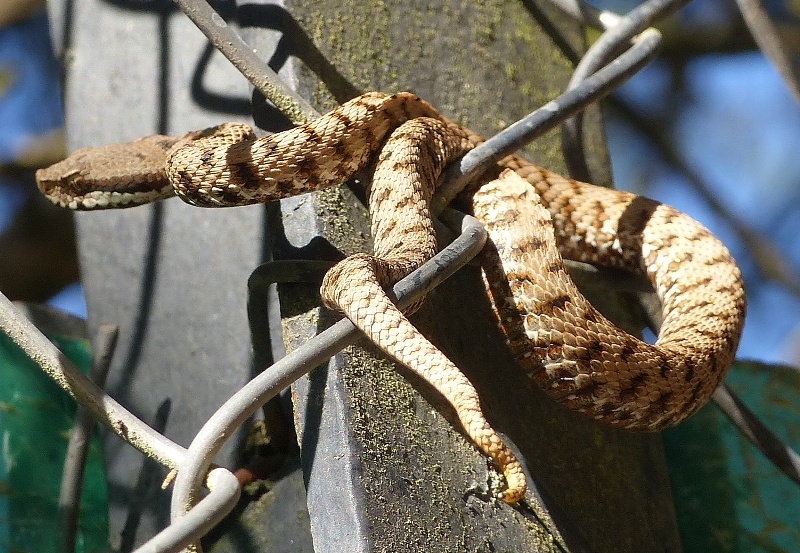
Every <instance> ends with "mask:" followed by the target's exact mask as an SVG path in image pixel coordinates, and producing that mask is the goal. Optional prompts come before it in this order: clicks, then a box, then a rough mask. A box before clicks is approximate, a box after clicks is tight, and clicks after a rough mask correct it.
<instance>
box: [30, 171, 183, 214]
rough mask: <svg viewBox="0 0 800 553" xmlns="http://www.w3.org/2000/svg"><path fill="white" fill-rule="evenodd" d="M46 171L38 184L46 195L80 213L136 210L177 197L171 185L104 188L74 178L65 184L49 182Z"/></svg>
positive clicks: (61, 181)
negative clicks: (120, 209)
mask: <svg viewBox="0 0 800 553" xmlns="http://www.w3.org/2000/svg"><path fill="white" fill-rule="evenodd" d="M43 171H45V170H43V169H40V170H39V171H37V172H36V184H37V186H38V187H39V190H41V192H42V194H44V196H45V197H46V198H47V199H48V200H50V201H51V202H53V203H54V204H56V205H58V206H61V207H66V208H69V209H75V210H80V211H86V210H99V209H112V208H116V209H119V208H124V207H134V206H138V205H142V204H146V203H149V202H152V201H155V200H158V199H162V198H167V197H170V196H174V194H175V193H174V191H173V190H172V186H171V185H170V184H163V183H156V182H153V183H148V185H147V186H142V185H141V183H140V184H139V185H138V186H137V187H136V188H135V189H133V188H131V187H120V186H113V185H106V186H103V185H101V184H98V183H91V184H88V185H87V184H86V182H85V181H84V180H83V179H80V178H78V179H72V180H71V181H69V182H64V179H63V177H62V178H61V179H60V180H59V181H54V180H52V179H48V178H47V175H46V174H42V172H43Z"/></svg>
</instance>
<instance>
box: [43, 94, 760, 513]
mask: <svg viewBox="0 0 800 553" xmlns="http://www.w3.org/2000/svg"><path fill="white" fill-rule="evenodd" d="M481 141H482V138H481V137H480V136H478V135H477V134H475V133H472V132H471V131H469V130H467V129H465V128H464V127H462V126H460V125H458V124H457V123H454V122H451V121H449V120H447V119H445V118H444V117H442V116H441V115H439V113H438V112H437V111H436V110H435V109H434V108H433V107H432V106H431V105H430V104H428V103H427V102H425V101H423V100H421V99H420V98H418V97H416V96H414V95H413V94H410V93H400V94H395V95H386V94H382V93H369V94H365V95H363V96H360V97H358V98H355V99H353V100H351V101H349V102H347V103H345V104H343V105H341V106H339V107H338V108H336V109H335V110H333V111H331V112H330V113H328V114H326V115H323V116H321V117H319V118H318V119H316V120H314V121H311V122H310V123H308V124H305V125H302V126H299V127H295V128H293V129H290V130H288V131H284V132H281V133H277V134H274V135H271V136H266V137H262V138H256V136H255V135H254V134H253V132H252V130H251V129H250V128H249V127H248V126H246V125H243V124H237V123H228V124H225V125H222V126H220V127H215V128H212V129H206V130H204V131H194V132H191V133H188V134H186V135H183V136H180V137H167V136H152V137H147V138H142V139H139V140H135V141H133V142H128V143H125V144H117V145H109V146H102V147H98V148H84V149H82V150H78V151H76V152H75V153H74V154H72V155H71V156H70V157H69V158H67V159H66V160H64V161H62V162H60V163H58V164H56V165H54V166H51V167H49V168H47V169H43V170H40V171H39V172H38V173H37V181H38V183H39V186H40V188H41V190H42V191H43V192H44V193H45V194H46V195H47V196H48V197H49V198H50V199H51V200H52V201H54V202H56V203H58V204H60V205H63V206H68V207H71V208H74V209H97V208H111V207H127V206H132V205H138V204H140V203H146V202H149V201H153V200H155V199H158V198H164V197H169V196H172V195H175V194H177V195H178V196H180V197H181V198H182V199H183V200H184V201H186V202H188V203H190V204H194V205H197V206H204V207H217V206H237V205H244V204H251V203H256V202H266V201H270V200H274V199H277V198H283V197H286V196H291V195H295V194H300V193H304V192H308V191H311V190H316V189H320V188H322V187H325V186H329V185H333V184H338V183H341V182H343V181H345V180H346V179H348V178H349V177H350V176H352V175H354V174H355V173H359V172H363V171H371V172H372V183H371V186H370V190H369V209H370V214H371V221H372V234H373V237H374V255H372V256H370V255H365V254H356V255H354V256H352V257H349V258H347V259H345V260H343V261H342V262H340V263H339V264H337V265H336V266H335V267H333V268H332V269H331V270H330V271H329V272H328V273H327V275H326V276H325V278H324V281H323V285H322V288H321V294H322V298H323V301H324V302H325V303H326V304H327V305H329V306H331V307H335V308H338V309H340V310H342V311H343V312H344V313H345V315H346V316H347V317H349V318H350V319H351V320H352V321H353V322H354V323H355V324H356V325H357V326H358V327H359V328H360V329H361V330H362V331H363V332H364V333H366V334H367V336H369V338H370V339H371V340H372V341H374V342H375V343H376V344H378V345H379V346H380V347H381V348H382V349H383V350H384V351H386V352H387V353H388V354H389V355H391V356H392V357H394V358H395V359H397V360H399V361H400V362H401V363H403V364H405V365H406V366H408V367H409V368H410V369H411V370H413V371H415V372H416V373H418V374H419V375H420V376H421V377H422V378H424V379H425V380H427V381H428V382H430V383H431V384H432V385H433V386H434V387H435V388H436V389H437V390H438V391H439V392H440V393H442V394H443V396H444V397H445V398H446V399H447V400H448V401H449V402H450V403H451V404H452V405H453V407H454V408H455V411H456V413H457V414H458V417H459V419H460V421H461V423H462V424H463V427H464V430H465V432H466V434H467V435H468V436H469V437H470V438H471V439H472V440H473V442H474V443H475V444H476V445H477V447H478V448H479V449H481V450H482V451H483V452H485V453H486V454H487V455H488V456H489V457H491V459H492V460H493V461H494V462H495V463H496V465H497V466H498V467H499V468H500V469H501V470H502V471H503V473H504V475H505V478H506V484H507V487H506V489H505V490H503V491H501V492H500V493H499V497H500V498H502V499H503V500H505V501H507V502H510V503H513V502H515V501H518V500H519V499H521V498H522V497H523V495H524V493H525V489H526V482H525V477H524V475H523V472H522V470H521V466H520V464H519V462H518V460H517V459H516V458H515V457H514V455H513V453H512V452H511V451H510V450H509V448H508V447H507V446H506V445H505V444H504V443H503V441H502V440H501V439H500V438H499V436H498V435H497V433H496V432H495V431H494V430H493V429H492V427H491V426H490V425H489V424H488V422H487V421H486V419H485V417H484V415H483V413H482V410H481V406H480V401H479V398H478V395H477V393H476V391H475V389H474V388H473V387H472V385H471V384H470V382H469V381H468V380H467V379H466V377H465V376H464V375H463V374H462V373H461V371H459V369H458V368H457V367H456V366H455V365H454V364H453V363H452V362H450V361H449V360H448V359H447V357H445V356H444V354H442V353H441V352H439V351H438V350H437V349H436V348H435V347H434V346H433V345H432V344H431V343H430V342H429V341H428V340H427V339H426V338H424V337H423V336H422V335H421V334H420V333H419V332H418V331H417V330H416V329H415V328H414V327H413V326H412V325H411V323H409V321H408V320H407V319H406V316H405V315H404V314H403V313H401V312H400V311H399V310H398V309H397V308H395V307H394V305H393V304H392V303H391V302H390V301H389V300H388V298H387V296H386V294H385V293H384V291H383V289H384V287H386V286H389V285H391V284H393V283H394V282H395V281H397V280H399V279H400V278H402V277H403V276H405V275H406V274H408V273H409V272H411V271H412V270H414V269H416V268H417V267H419V266H420V265H421V264H422V263H424V262H425V261H426V260H427V259H429V258H430V257H431V256H432V255H433V254H434V253H435V251H436V240H435V234H434V230H433V225H432V221H431V216H430V212H429V203H430V200H431V197H432V194H433V191H434V188H435V184H436V181H437V178H438V176H439V174H440V173H441V171H442V169H443V168H444V166H445V165H446V164H447V163H448V162H449V161H451V160H453V159H454V158H457V157H458V156H460V155H462V154H463V153H464V152H466V151H467V150H469V149H470V148H472V147H474V146H475V145H476V144H477V143H479V142H481ZM464 195H465V197H466V199H467V200H468V201H470V202H471V205H472V210H473V213H474V215H475V217H477V218H478V219H479V220H480V221H481V222H482V223H483V224H484V226H485V227H486V229H487V231H488V233H489V240H488V242H487V245H486V247H485V248H484V251H483V254H482V256H481V258H482V261H481V263H482V268H483V275H484V281H485V287H486V292H487V296H488V298H489V300H490V302H491V304H492V306H493V310H494V313H495V314H496V317H497V321H498V323H499V326H500V329H501V331H502V333H503V334H504V336H505V339H506V341H507V344H508V346H509V348H510V349H511V351H512V353H513V354H514V356H515V358H516V360H517V361H518V364H519V366H520V367H521V369H522V370H523V371H525V372H526V373H527V374H528V375H530V377H531V378H532V379H533V380H534V381H536V382H537V383H538V384H539V385H541V386H542V387H543V388H544V389H545V390H546V391H547V392H548V393H549V394H550V395H551V396H553V397H554V398H555V399H556V400H558V401H559V402H561V403H563V404H564V405H566V406H568V407H570V408H572V409H575V410H577V411H579V412H581V413H584V414H586V415H588V416H589V417H592V418H594V419H597V420H599V421H602V422H604V423H607V424H610V425H613V426H618V427H624V428H628V429H633V430H657V429H660V428H663V427H665V426H669V425H672V424H676V423H677V422H679V421H681V420H682V419H684V418H685V417H687V416H689V415H690V414H692V413H693V412H694V411H696V410H697V409H698V408H699V407H700V406H702V405H703V404H704V403H705V402H706V401H707V400H708V399H709V397H710V396H711V394H712V392H713V391H714V389H715V388H716V387H717V385H718V384H719V383H720V381H721V380H722V378H723V376H724V375H725V372H726V371H727V368H728V366H729V365H730V363H731V362H732V360H733V355H734V353H735V351H736V347H737V345H738V341H739V337H740V334H741V330H742V326H743V322H744V311H745V297H744V290H743V284H742V278H741V274H740V272H739V270H738V268H737V266H736V264H735V262H734V260H733V258H732V257H731V255H730V254H729V253H728V251H727V249H726V248H725V247H724V246H723V245H722V244H721V243H720V242H719V241H718V240H717V239H716V238H715V237H714V236H713V235H712V234H711V233H710V232H709V231H708V230H706V229H705V228H704V227H703V226H702V225H700V224H699V223H697V222H696V221H694V220H692V219H691V218H690V217H688V216H687V215H685V214H683V213H680V212H678V211H676V210H675V209H673V208H671V207H669V206H667V205H664V204H661V203H658V202H655V201H653V200H649V199H646V198H644V197H641V196H636V195H633V194H630V193H626V192H620V191H615V190H610V189H606V188H602V187H597V186H593V185H590V184H585V183H580V182H576V181H573V180H570V179H567V178H563V177H560V176H558V175H556V174H554V173H551V172H548V171H546V170H544V169H542V168H540V167H537V166H535V165H533V164H531V163H529V162H527V161H525V160H523V159H522V158H520V157H518V156H509V157H507V158H505V159H504V160H502V161H501V162H500V163H499V164H498V165H497V166H496V167H495V168H493V169H492V170H491V171H489V172H488V173H487V174H486V175H484V177H483V179H482V181H481V182H480V183H478V185H476V186H475V187H474V188H473V189H472V190H471V191H470V192H468V193H464ZM562 256H563V258H567V259H574V260H577V261H584V262H588V263H593V264H595V265H600V266H605V267H612V268H617V269H624V270H628V271H632V272H636V273H639V274H644V275H646V276H647V277H648V278H649V280H650V282H651V283H652V284H653V286H654V288H655V290H656V292H657V294H658V296H659V298H660V299H661V302H662V306H663V325H662V327H661V331H660V333H659V336H658V338H657V340H656V342H655V344H652V345H651V344H648V343H645V342H643V341H641V340H639V339H637V338H635V337H633V336H630V335H628V334H626V333H625V332H623V331H622V330H620V329H619V328H617V327H616V326H614V325H613V324H612V323H611V322H609V321H608V320H607V319H605V318H604V317H603V316H602V315H601V314H600V313H599V312H598V311H596V310H595V309H594V308H593V307H592V306H591V305H590V304H589V303H588V301H587V300H586V299H584V298H583V296H582V295H581V294H580V293H579V292H578V290H577V289H576V287H575V285H574V284H573V283H572V281H571V280H570V278H569V277H568V276H567V273H566V271H565V269H564V265H563V263H562Z"/></svg>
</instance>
